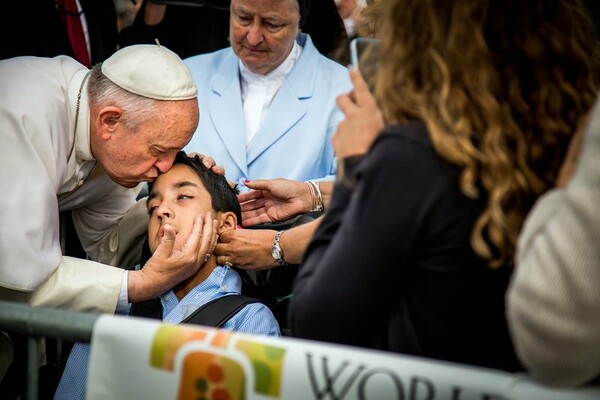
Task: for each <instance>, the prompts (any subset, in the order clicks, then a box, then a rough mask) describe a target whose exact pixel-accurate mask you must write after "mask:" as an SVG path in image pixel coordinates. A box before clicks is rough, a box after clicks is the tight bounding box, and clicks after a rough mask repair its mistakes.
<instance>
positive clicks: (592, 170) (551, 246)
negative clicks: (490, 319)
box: [507, 102, 600, 386]
mask: <svg viewBox="0 0 600 400" xmlns="http://www.w3.org/2000/svg"><path fill="white" fill-rule="evenodd" d="M577 146H578V145H577V139H575V140H574V141H573V147H572V148H570V151H569V156H572V155H577V154H578V153H579V152H578V151H577ZM599 154H600V103H598V102H597V105H596V106H595V110H594V114H593V117H592V120H591V123H590V125H589V126H588V128H587V130H586V132H585V137H584V142H583V147H582V149H581V153H580V158H579V161H578V162H577V167H576V169H575V170H574V175H573V176H572V178H571V179H570V180H569V181H568V183H566V184H565V183H564V182H565V181H567V180H568V177H569V176H570V175H571V172H569V167H568V165H569V164H571V165H573V163H572V161H573V160H571V159H570V157H569V156H567V160H566V162H565V164H564V170H563V171H561V174H560V178H559V179H560V181H559V182H558V186H559V188H557V189H554V190H552V191H550V192H548V193H546V194H545V195H544V196H542V197H541V198H540V199H539V200H538V201H537V203H536V204H535V206H534V207H533V209H532V210H531V212H530V214H529V215H528V217H527V219H526V221H525V223H524V226H523V230H522V232H521V235H520V237H519V242H518V247H517V255H516V270H515V273H514V276H513V278H512V282H511V285H510V287H509V290H508V292H507V316H508V322H509V327H510V329H511V335H512V338H513V341H514V344H515V349H516V351H517V355H518V356H519V357H520V359H521V361H522V362H523V364H524V365H525V366H526V367H527V369H528V370H529V371H530V372H531V373H532V375H533V376H534V377H536V378H537V379H539V380H541V381H542V382H544V383H546V384H550V385H557V386H578V385H583V384H586V383H588V382H590V381H592V380H594V379H597V378H598V377H600V318H599V317H598V316H599V315H600V212H599V211H598V205H599V204H600V163H598V155H599ZM571 170H572V168H571ZM561 186H564V187H561Z"/></svg>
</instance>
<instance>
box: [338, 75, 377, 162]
mask: <svg viewBox="0 0 600 400" xmlns="http://www.w3.org/2000/svg"><path fill="white" fill-rule="evenodd" d="M350 79H351V80H352V83H353V85H354V90H353V91H352V92H350V93H348V94H343V95H340V96H338V98H337V105H338V107H339V108H340V110H342V112H343V113H344V115H345V116H346V118H345V119H344V120H343V121H342V122H340V124H339V125H338V127H337V131H336V133H335V135H334V136H333V138H332V143H333V148H334V149H335V154H336V156H337V157H338V158H347V157H352V156H359V155H363V154H366V153H367V152H368V151H369V149H370V148H371V145H372V144H373V142H374V141H375V138H376V137H377V136H378V135H379V132H380V131H381V129H382V128H383V126H384V123H383V116H382V114H381V110H380V109H379V107H378V106H377V103H376V102H375V98H374V97H373V95H372V94H371V92H370V91H369V88H368V86H367V83H366V82H365V81H364V79H363V77H362V76H361V74H360V72H359V71H358V69H357V68H352V69H351V70H350Z"/></svg>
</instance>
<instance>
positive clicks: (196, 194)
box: [147, 164, 212, 253]
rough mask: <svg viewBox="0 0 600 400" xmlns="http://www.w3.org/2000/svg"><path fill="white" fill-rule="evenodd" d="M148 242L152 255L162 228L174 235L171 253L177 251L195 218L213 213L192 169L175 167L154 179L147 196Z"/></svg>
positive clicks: (189, 231)
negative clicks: (169, 230)
mask: <svg viewBox="0 0 600 400" xmlns="http://www.w3.org/2000/svg"><path fill="white" fill-rule="evenodd" d="M147 206H148V213H149V214H150V221H149V223H148V239H149V245H150V251H151V252H152V253H154V251H155V250H156V248H157V247H158V245H159V244H160V242H161V240H162V237H163V236H164V228H163V227H164V225H165V224H169V225H171V226H172V227H173V228H174V229H175V232H176V237H175V246H174V250H178V249H180V248H181V247H182V246H183V244H184V243H185V240H186V239H187V237H188V236H189V234H190V233H191V232H192V226H193V225H194V218H195V217H196V215H198V214H202V215H204V214H206V212H207V211H212V201H211V197H210V194H209V193H208V191H207V190H206V189H205V188H204V185H203V184H202V181H201V180H200V178H199V177H198V175H197V174H196V172H194V170H193V169H192V168H190V167H189V166H187V165H185V164H175V165H174V166H173V167H172V168H171V169H170V170H169V171H168V172H165V173H164V174H161V175H159V176H158V178H156V180H155V181H154V184H153V186H152V191H151V192H150V195H149V196H148V204H147Z"/></svg>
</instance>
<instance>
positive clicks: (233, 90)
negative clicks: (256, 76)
mask: <svg viewBox="0 0 600 400" xmlns="http://www.w3.org/2000/svg"><path fill="white" fill-rule="evenodd" d="M210 96H211V99H210V101H209V104H210V106H209V110H208V112H209V114H210V118H211V120H212V122H213V124H214V129H215V131H216V132H217V135H219V137H220V138H221V140H222V141H223V143H224V144H225V147H226V148H227V151H228V152H229V154H230V155H231V158H232V159H233V161H235V163H236V165H237V166H238V167H239V168H240V170H241V171H242V172H243V173H244V175H247V174H248V166H247V165H248V163H247V162H246V140H245V133H244V111H243V109H242V100H241V99H242V97H241V93H240V82H239V66H238V59H237V57H236V56H235V54H234V53H233V51H231V53H230V54H229V55H228V57H227V58H226V59H225V60H224V62H223V63H222V65H221V68H220V69H219V71H218V72H217V73H216V74H215V77H214V78H213V80H212V83H211V93H210ZM200 113H201V114H200V115H201V116H200V118H202V110H200Z"/></svg>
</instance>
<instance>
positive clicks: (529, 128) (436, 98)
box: [375, 0, 600, 267]
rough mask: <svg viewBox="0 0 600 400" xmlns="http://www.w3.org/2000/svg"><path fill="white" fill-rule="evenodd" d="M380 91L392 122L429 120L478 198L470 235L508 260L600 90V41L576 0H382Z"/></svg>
mask: <svg viewBox="0 0 600 400" xmlns="http://www.w3.org/2000/svg"><path fill="white" fill-rule="evenodd" d="M378 3H380V4H378V5H379V6H380V12H379V13H378V19H377V23H376V25H377V28H378V36H379V37H380V38H381V39H382V40H383V51H382V57H381V64H380V67H379V72H378V76H377V81H376V82H375V96H376V98H377V100H378V103H379V105H380V107H381V109H382V112H383V115H384V118H385V119H386V122H388V123H403V122H407V121H423V122H424V123H425V124H426V126H427V128H428V131H429V136H430V138H431V141H432V143H433V146H434V149H435V151H436V152H437V153H438V154H439V155H440V157H442V158H444V159H445V160H447V161H449V162H450V163H452V164H455V165H457V166H459V167H460V168H461V169H462V174H461V177H460V187H461V190H462V192H463V193H464V194H465V195H466V196H469V197H470V198H477V197H479V196H483V199H484V200H485V202H486V204H485V209H484V210H483V212H482V213H481V215H480V216H479V217H478V219H477V221H476V223H475V225H474V227H473V230H472V234H471V244H472V247H473V249H474V250H475V252H476V253H477V254H478V255H479V256H481V257H482V258H484V259H486V260H487V261H488V264H489V265H490V266H491V267H499V266H502V265H513V261H512V260H513V256H514V251H515V245H516V241H517V237H518V234H519V231H520V229H521V226H522V223H523V220H524V218H525V216H526V214H527V213H528V212H529V210H530V208H531V207H532V205H533V203H534V202H535V200H536V199H537V198H538V197H539V196H540V195H541V194H542V193H544V192H545V191H546V190H548V189H549V188H551V187H553V186H554V183H555V180H556V178H557V175H558V171H559V168H560V165H561V163H562V161H563V159H564V157H565V154H566V150H567V147H568V143H569V141H570V139H571V137H572V135H573V134H574V133H575V131H576V130H577V127H578V124H579V123H580V122H581V120H582V119H583V117H584V116H585V114H586V113H587V112H588V111H589V110H590V108H591V106H592V104H593V102H594V100H595V98H596V95H597V90H598V83H599V82H598V80H599V78H600V74H599V73H598V72H599V69H598V63H597V61H598V59H599V58H598V55H599V50H598V49H599V47H598V42H597V41H596V37H595V34H594V27H593V25H592V22H591V20H590V19H589V17H588V16H587V14H586V13H585V10H584V8H583V6H582V4H581V3H580V2H579V1H578V0H554V1H550V0H537V1H536V0H527V1H518V0H512V1H511V0H385V1H379V2H378Z"/></svg>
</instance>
